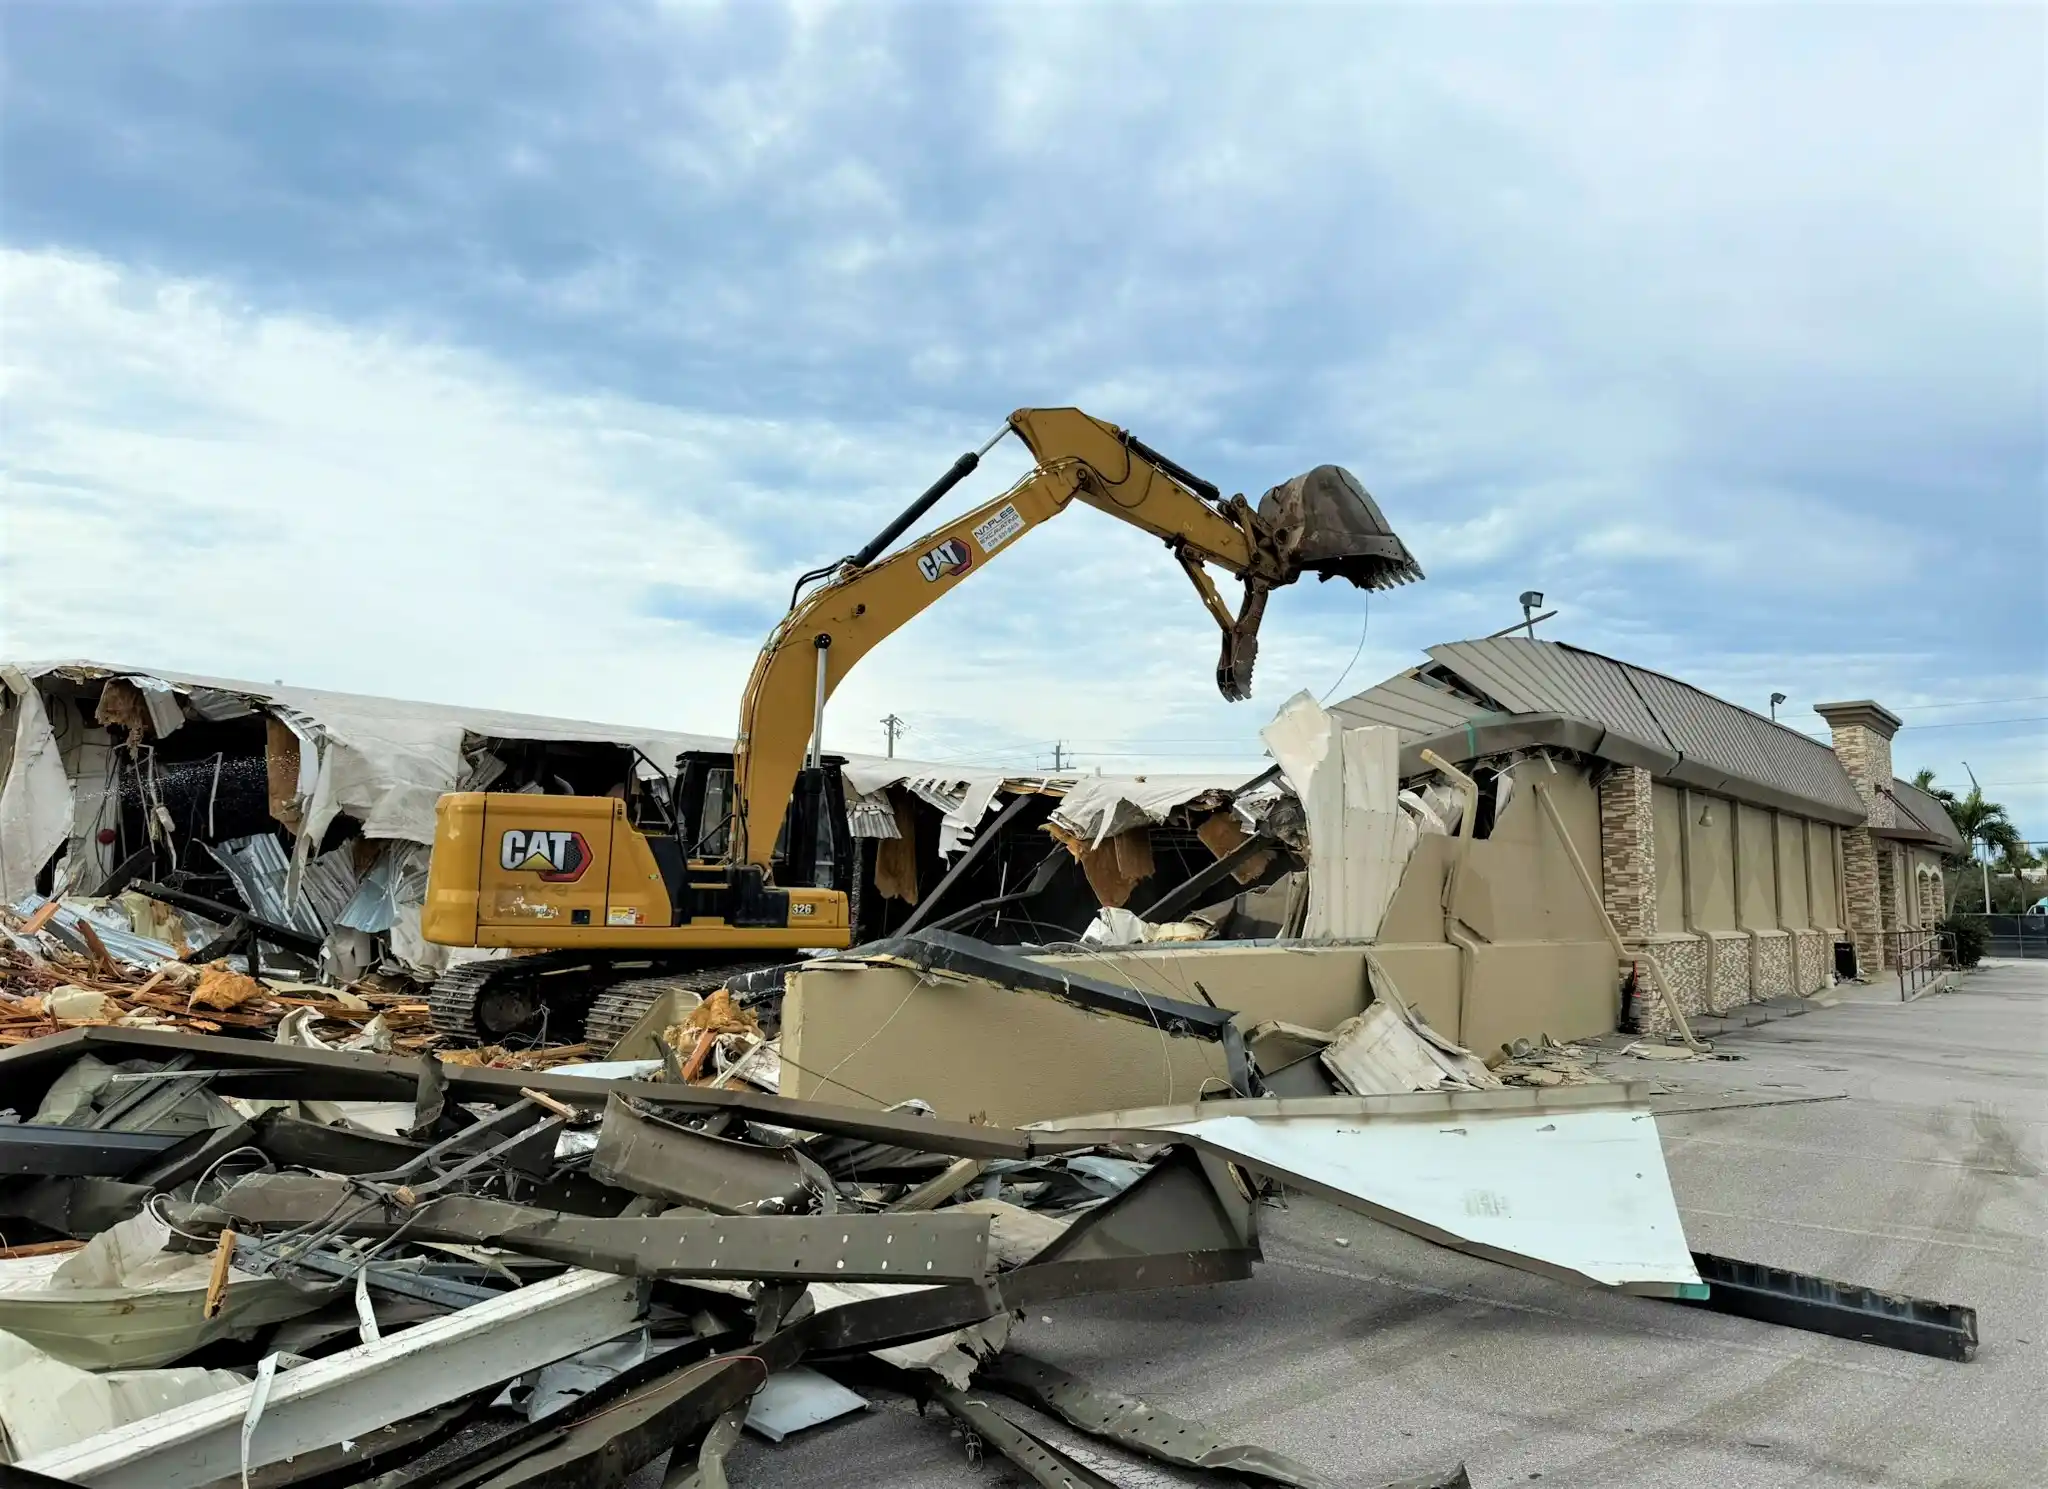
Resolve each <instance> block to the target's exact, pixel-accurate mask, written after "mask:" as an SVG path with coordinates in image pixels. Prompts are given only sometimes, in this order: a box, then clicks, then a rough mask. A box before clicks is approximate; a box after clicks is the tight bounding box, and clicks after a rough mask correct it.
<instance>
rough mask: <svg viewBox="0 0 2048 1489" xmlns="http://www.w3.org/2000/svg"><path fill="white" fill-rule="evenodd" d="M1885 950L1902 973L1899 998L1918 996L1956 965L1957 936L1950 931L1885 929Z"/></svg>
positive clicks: (1908, 998)
mask: <svg viewBox="0 0 2048 1489" xmlns="http://www.w3.org/2000/svg"><path fill="white" fill-rule="evenodd" d="M1884 939H1885V953H1886V956H1887V958H1888V959H1889V960H1890V962H1891V964H1892V965H1893V966H1894V967H1896V968H1897V969H1898V973H1899V1001H1900V1002H1901V1003H1904V1002H1907V1001H1908V1000H1910V999H1911V998H1913V997H1915V996H1916V995H1917V994H1919V993H1920V992H1921V991H1923V990H1924V989H1925V988H1927V987H1928V986H1929V985H1930V984H1931V983H1933V982H1934V980H1935V979H1936V978H1938V977H1940V976H1941V974H1942V973H1944V972H1948V971H1952V970H1953V969H1954V967H1955V965H1956V938H1955V937H1954V935H1952V934H1951V933H1950V932H1948V931H1927V930H1916V931H1886V932H1885V933H1884Z"/></svg>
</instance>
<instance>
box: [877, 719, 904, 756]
mask: <svg viewBox="0 0 2048 1489" xmlns="http://www.w3.org/2000/svg"><path fill="white" fill-rule="evenodd" d="M882 727H883V728H884V729H885V730H887V731H888V733H889V758H890V759H891V760H894V759H895V758H896V736H897V735H899V734H901V733H902V732H903V729H904V724H903V720H901V719H899V718H897V717H896V715H894V714H893V713H892V714H890V715H889V717H888V718H886V719H884V720H882Z"/></svg>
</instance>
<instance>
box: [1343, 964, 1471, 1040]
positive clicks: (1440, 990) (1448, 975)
mask: <svg viewBox="0 0 2048 1489" xmlns="http://www.w3.org/2000/svg"><path fill="white" fill-rule="evenodd" d="M1373 955H1374V956H1375V957H1376V958H1378V960H1379V964H1380V965H1381V966H1382V967H1384V968H1386V969H1387V976H1389V977H1391V978H1393V980H1394V986H1395V987H1396V988H1398V989H1399V990H1400V993H1401V997H1402V1000H1403V1001H1404V1002H1406V1003H1407V1004H1408V1006H1409V1007H1410V1008H1413V1009H1416V1010H1418V1011H1419V1012H1420V1013H1421V1014H1422V1016H1423V1017H1424V1018H1426V1019H1428V1020H1429V1026H1430V1027H1431V1028H1432V1029H1435V1030H1436V1031H1437V1032H1438V1033H1440V1034H1446V1035H1449V1036H1450V1037H1451V1038H1452V1039H1455V1040H1458V1041H1459V1042H1460V1043H1462V1042H1463V1041H1464V1038H1465V1035H1464V1032H1463V1029H1462V1028H1461V1020H1460V1016H1459V1009H1458V957H1459V952H1458V948H1457V947H1455V946H1446V945H1444V944H1443V943H1442V942H1440V941H1439V942H1437V943H1436V944H1435V945H1428V944H1415V943H1409V944H1405V945H1394V946H1375V947H1374V948H1373ZM1323 1027H1325V1028H1327V1027H1328V1025H1324V1026H1323Z"/></svg>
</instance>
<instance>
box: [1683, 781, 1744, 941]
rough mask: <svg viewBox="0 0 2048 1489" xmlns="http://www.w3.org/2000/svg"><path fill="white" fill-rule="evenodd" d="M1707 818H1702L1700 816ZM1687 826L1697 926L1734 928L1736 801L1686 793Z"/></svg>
mask: <svg viewBox="0 0 2048 1489" xmlns="http://www.w3.org/2000/svg"><path fill="white" fill-rule="evenodd" d="M1702 818H1705V819H1706V820H1704V821H1702V820H1701V819H1702ZM1685 826H1686V828H1687V830H1688V831H1689V832H1690V833H1691V834H1692V846H1691V852H1690V853H1689V854H1688V855H1687V858H1688V860H1689V861H1688V863H1687V865H1686V876H1687V878H1688V879H1689V880H1690V881H1691V889H1692V924H1693V928H1694V929H1695V930H1702V931H1732V930H1734V929H1735V803H1733V802H1732V801H1727V800H1725V799H1723V798H1721V797H1718V796H1708V795H1706V794H1705V793H1704V792H1699V791H1691V792H1687V793H1686V797H1685Z"/></svg>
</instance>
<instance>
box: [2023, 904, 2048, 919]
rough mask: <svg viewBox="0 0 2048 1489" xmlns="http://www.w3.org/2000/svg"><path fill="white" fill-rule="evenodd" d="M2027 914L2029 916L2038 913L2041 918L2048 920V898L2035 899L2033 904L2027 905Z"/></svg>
mask: <svg viewBox="0 0 2048 1489" xmlns="http://www.w3.org/2000/svg"><path fill="white" fill-rule="evenodd" d="M2027 914H2028V915H2029V916H2035V915H2038V916H2039V917H2040V918H2041V919H2043V920H2048V899H2038V900H2036V901H2034V903H2033V904H2031V905H2029V906H2027Z"/></svg>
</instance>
